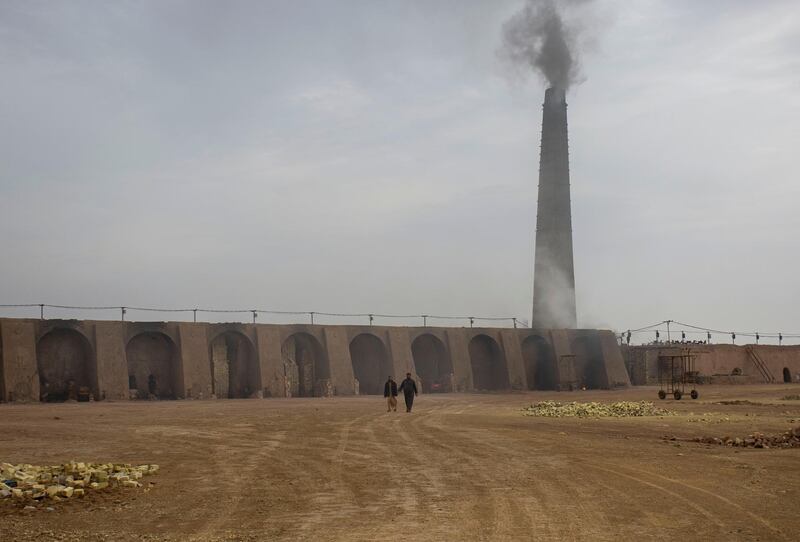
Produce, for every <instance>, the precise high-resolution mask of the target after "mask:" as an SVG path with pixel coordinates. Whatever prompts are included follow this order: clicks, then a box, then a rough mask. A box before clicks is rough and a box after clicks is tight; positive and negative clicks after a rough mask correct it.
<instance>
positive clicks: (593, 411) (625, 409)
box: [523, 401, 672, 418]
mask: <svg viewBox="0 0 800 542" xmlns="http://www.w3.org/2000/svg"><path fill="white" fill-rule="evenodd" d="M523 413H524V414H525V415H526V416H542V417H546V418H630V417H638V416H669V415H671V414H672V412H671V411H669V410H666V409H663V408H659V407H657V406H655V404H654V403H653V402H651V401H638V402H637V401H619V402H617V403H594V402H592V403H578V402H574V401H573V402H570V403H559V402H557V401H542V402H540V403H534V404H532V405H531V406H529V407H527V408H524V409H523Z"/></svg>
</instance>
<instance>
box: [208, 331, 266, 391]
mask: <svg viewBox="0 0 800 542" xmlns="http://www.w3.org/2000/svg"><path fill="white" fill-rule="evenodd" d="M209 359H210V360H211V389H212V392H213V393H214V395H215V396H216V397H217V398H218V399H245V398H248V397H251V396H252V395H253V394H254V393H256V392H258V390H260V389H261V378H260V374H261V372H260V371H259V367H258V363H257V360H256V354H255V348H253V344H252V343H251V342H250V339H248V338H247V337H245V336H244V335H243V334H241V333H239V332H237V331H225V332H223V333H220V334H219V335H217V337H216V338H215V339H214V340H213V341H211V345H210V353H209Z"/></svg>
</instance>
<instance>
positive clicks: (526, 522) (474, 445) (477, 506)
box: [408, 408, 532, 537]
mask: <svg viewBox="0 0 800 542" xmlns="http://www.w3.org/2000/svg"><path fill="white" fill-rule="evenodd" d="M441 417H442V412H441V409H438V408H431V409H428V410H426V411H425V412H423V413H420V414H416V415H415V418H414V419H413V420H412V422H413V423H410V424H409V426H408V427H409V429H410V432H411V433H413V435H412V436H413V438H412V441H414V442H416V441H421V442H424V443H425V445H426V449H427V450H436V449H440V450H442V451H443V452H444V454H445V455H444V457H445V459H446V460H447V461H451V462H453V464H454V465H455V466H456V467H457V469H456V470H455V471H454V472H453V473H452V474H451V482H450V484H451V485H452V486H454V487H459V486H463V485H465V484H467V483H468V484H469V485H470V486H471V487H472V488H473V491H474V492H475V493H477V498H476V499H475V502H473V503H472V508H473V511H474V513H473V514H471V515H468V514H464V513H462V514H461V515H462V520H463V521H471V520H474V518H480V519H479V520H478V526H477V527H478V529H479V531H480V532H481V535H482V536H483V537H492V536H498V535H500V534H508V533H507V532H506V531H507V527H508V526H516V527H517V530H519V529H520V528H521V529H522V530H523V531H524V530H527V531H528V532H530V530H531V528H532V523H531V518H530V517H529V516H528V515H527V514H526V513H525V511H524V510H523V508H522V506H521V505H520V504H519V502H518V501H517V500H516V499H513V498H511V497H509V496H508V495H507V491H506V490H505V488H503V487H497V481H496V480H495V478H493V477H491V476H489V475H487V474H486V472H485V471H486V468H485V467H486V464H485V462H484V461H486V460H487V457H486V454H485V453H484V454H477V453H476V452H478V451H479V449H480V448H485V447H484V446H482V443H481V440H480V439H474V438H466V439H465V437H464V433H465V432H464V431H463V428H460V429H461V430H460V431H453V430H452V429H450V430H446V429H445V427H444V425H443V423H442V421H441V419H442V418H441ZM433 433H436V434H437V435H434V434H433ZM492 459H493V457H491V456H490V457H489V458H488V460H489V461H490V462H491V461H492ZM520 526H523V527H520ZM526 527H527V529H526Z"/></svg>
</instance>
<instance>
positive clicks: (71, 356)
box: [36, 329, 97, 402]
mask: <svg viewBox="0 0 800 542" xmlns="http://www.w3.org/2000/svg"><path fill="white" fill-rule="evenodd" d="M92 359H93V358H92V347H91V345H90V344H89V341H88V340H87V339H86V337H84V336H83V335H81V334H80V333H78V332H77V331H74V330H72V329H54V330H53V331H50V332H49V333H47V334H46V335H45V336H44V337H42V338H41V339H39V342H38V344H37V345H36V363H37V367H38V369H39V386H40V387H39V391H40V397H41V400H42V401H46V402H57V401H66V400H68V399H70V400H77V399H78V398H79V395H82V394H86V393H93V394H94V396H95V397H97V389H96V388H97V378H96V373H95V370H94V363H93V362H92Z"/></svg>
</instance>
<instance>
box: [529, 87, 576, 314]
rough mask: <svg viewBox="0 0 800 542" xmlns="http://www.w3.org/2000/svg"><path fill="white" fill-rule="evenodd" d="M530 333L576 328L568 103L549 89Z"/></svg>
mask: <svg viewBox="0 0 800 542" xmlns="http://www.w3.org/2000/svg"><path fill="white" fill-rule="evenodd" d="M531 327H536V328H539V329H559V328H567V329H574V328H576V327H577V317H576V311H575V269H574V267H573V262H572V211H571V208H570V194H569V143H568V138H567V101H566V95H565V92H564V91H563V90H561V89H558V88H548V89H547V90H546V91H545V94H544V106H543V112H542V146H541V154H540V156H539V201H538V206H537V215H536V256H535V263H534V270H533V319H532V321H531Z"/></svg>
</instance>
